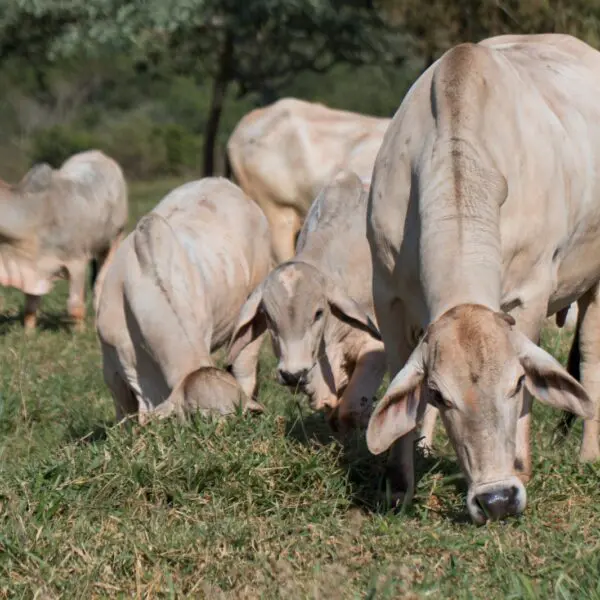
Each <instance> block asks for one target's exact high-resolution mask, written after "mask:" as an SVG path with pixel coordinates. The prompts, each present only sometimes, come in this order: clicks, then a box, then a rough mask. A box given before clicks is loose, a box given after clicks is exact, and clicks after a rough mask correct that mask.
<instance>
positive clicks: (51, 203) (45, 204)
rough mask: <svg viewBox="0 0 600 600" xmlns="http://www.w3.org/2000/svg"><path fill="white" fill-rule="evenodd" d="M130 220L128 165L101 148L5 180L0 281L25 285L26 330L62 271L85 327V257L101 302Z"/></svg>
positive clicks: (78, 322) (73, 311) (75, 314)
mask: <svg viewBox="0 0 600 600" xmlns="http://www.w3.org/2000/svg"><path fill="white" fill-rule="evenodd" d="M126 223H127V185H126V183H125V178H124V176H123V172H122V171H121V168H120V167H119V165H118V164H117V163H116V162H115V161H114V160H112V159H111V158H109V157H108V156H106V155H105V154H103V153H102V152H100V151H98V150H89V151H87V152H81V153H79V154H75V155H74V156H72V157H71V158H69V159H68V160H66V161H65V162H64V163H63V165H62V166H61V167H60V169H53V168H52V167H50V165H47V164H46V163H40V164H38V165H36V166H34V167H33V168H32V169H31V170H30V171H29V172H28V173H27V174H26V175H25V176H24V177H23V179H22V180H21V181H20V182H19V183H18V184H16V185H8V184H6V183H4V182H0V285H4V286H10V287H14V288H17V289H19V290H21V291H23V292H24V293H25V320H24V321H25V322H24V324H25V328H26V329H27V330H32V329H34V328H35V326H36V313H37V309H38V307H39V304H40V300H41V297H42V296H43V295H45V294H47V293H48V292H49V291H50V290H51V289H52V284H53V281H54V280H55V279H56V278H58V277H61V276H66V277H67V278H68V279H69V283H70V285H69V299H68V304H67V309H68V312H69V315H70V317H71V318H72V319H73V320H74V321H75V326H76V327H77V328H78V329H80V328H81V327H83V322H84V318H85V271H86V268H87V265H88V263H89V261H90V260H93V262H94V264H93V267H94V279H93V281H92V285H93V288H94V304H96V303H97V298H98V294H99V292H100V288H101V286H102V280H103V279H104V275H105V273H106V269H107V267H108V265H109V264H110V261H111V259H112V256H113V254H114V251H115V249H116V247H117V245H118V244H119V242H120V240H121V236H122V233H123V231H124V229H125V225H126ZM96 273H97V277H96Z"/></svg>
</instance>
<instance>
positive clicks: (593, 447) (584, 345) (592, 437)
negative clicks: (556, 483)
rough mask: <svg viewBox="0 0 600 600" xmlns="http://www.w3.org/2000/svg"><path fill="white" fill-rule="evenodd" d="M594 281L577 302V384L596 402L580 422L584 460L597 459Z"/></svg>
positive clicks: (598, 316)
mask: <svg viewBox="0 0 600 600" xmlns="http://www.w3.org/2000/svg"><path fill="white" fill-rule="evenodd" d="M598 288H599V286H598V284H596V285H595V286H594V287H593V288H592V289H591V290H590V291H589V292H587V293H586V294H585V295H584V297H583V298H582V299H581V301H580V303H579V319H580V326H579V328H578V329H579V352H580V360H581V362H580V369H581V384H582V385H583V387H584V388H585V390H586V391H587V393H588V395H589V397H590V398H591V399H592V400H593V401H594V402H595V404H596V414H595V416H594V417H593V418H591V419H586V420H585V421H584V422H583V437H582V440H581V448H580V451H579V458H580V460H582V461H584V462H589V461H595V460H598V459H599V458H600V445H599V441H598V434H599V433H600V431H599V419H600V293H599V291H600V290H599V289H598Z"/></svg>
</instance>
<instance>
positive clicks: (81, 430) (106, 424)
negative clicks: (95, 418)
mask: <svg viewBox="0 0 600 600" xmlns="http://www.w3.org/2000/svg"><path fill="white" fill-rule="evenodd" d="M114 425H115V421H114V420H113V419H105V420H103V421H99V422H97V423H94V424H92V425H83V424H80V425H79V424H78V425H73V424H71V425H69V427H68V428H67V431H66V432H65V437H64V441H65V442H66V443H67V444H71V443H76V444H95V443H97V442H103V441H104V440H106V438H107V437H108V430H109V429H111V428H112V427H114Z"/></svg>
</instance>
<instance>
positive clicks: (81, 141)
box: [29, 125, 96, 168]
mask: <svg viewBox="0 0 600 600" xmlns="http://www.w3.org/2000/svg"><path fill="white" fill-rule="evenodd" d="M94 146H96V141H95V140H94V137H93V136H92V135H89V134H88V133H86V132H84V131H78V130H73V129H71V128H69V127H65V126H63V125H55V126H53V127H49V128H48V129H43V130H41V131H38V132H37V133H36V134H35V135H34V136H33V138H32V140H31V150H30V153H29V154H30V158H31V161H32V162H33V163H38V162H47V163H49V164H50V165H52V166H53V167H54V168H58V167H60V165H61V164H62V163H63V162H64V161H65V160H66V159H67V158H69V156H72V155H73V154H76V153H77V152H82V151H83V150H88V149H89V148H93V147H94Z"/></svg>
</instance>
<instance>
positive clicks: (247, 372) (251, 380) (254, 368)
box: [230, 331, 266, 399]
mask: <svg viewBox="0 0 600 600" xmlns="http://www.w3.org/2000/svg"><path fill="white" fill-rule="evenodd" d="M265 335H266V331H265V333H263V334H261V335H259V336H258V337H257V338H256V339H255V340H253V341H252V342H250V343H249V344H248V345H247V346H246V347H245V348H244V349H243V350H242V351H241V352H240V353H239V354H238V356H237V358H236V359H235V361H234V362H233V364H232V365H231V368H230V371H231V373H232V375H233V376H234V377H235V379H236V381H237V382H238V383H239V384H240V387H241V388H242V390H244V393H245V394H246V396H247V397H248V398H250V399H256V394H257V373H258V358H259V355H260V349H261V346H262V343H263V340H264V339H265Z"/></svg>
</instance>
